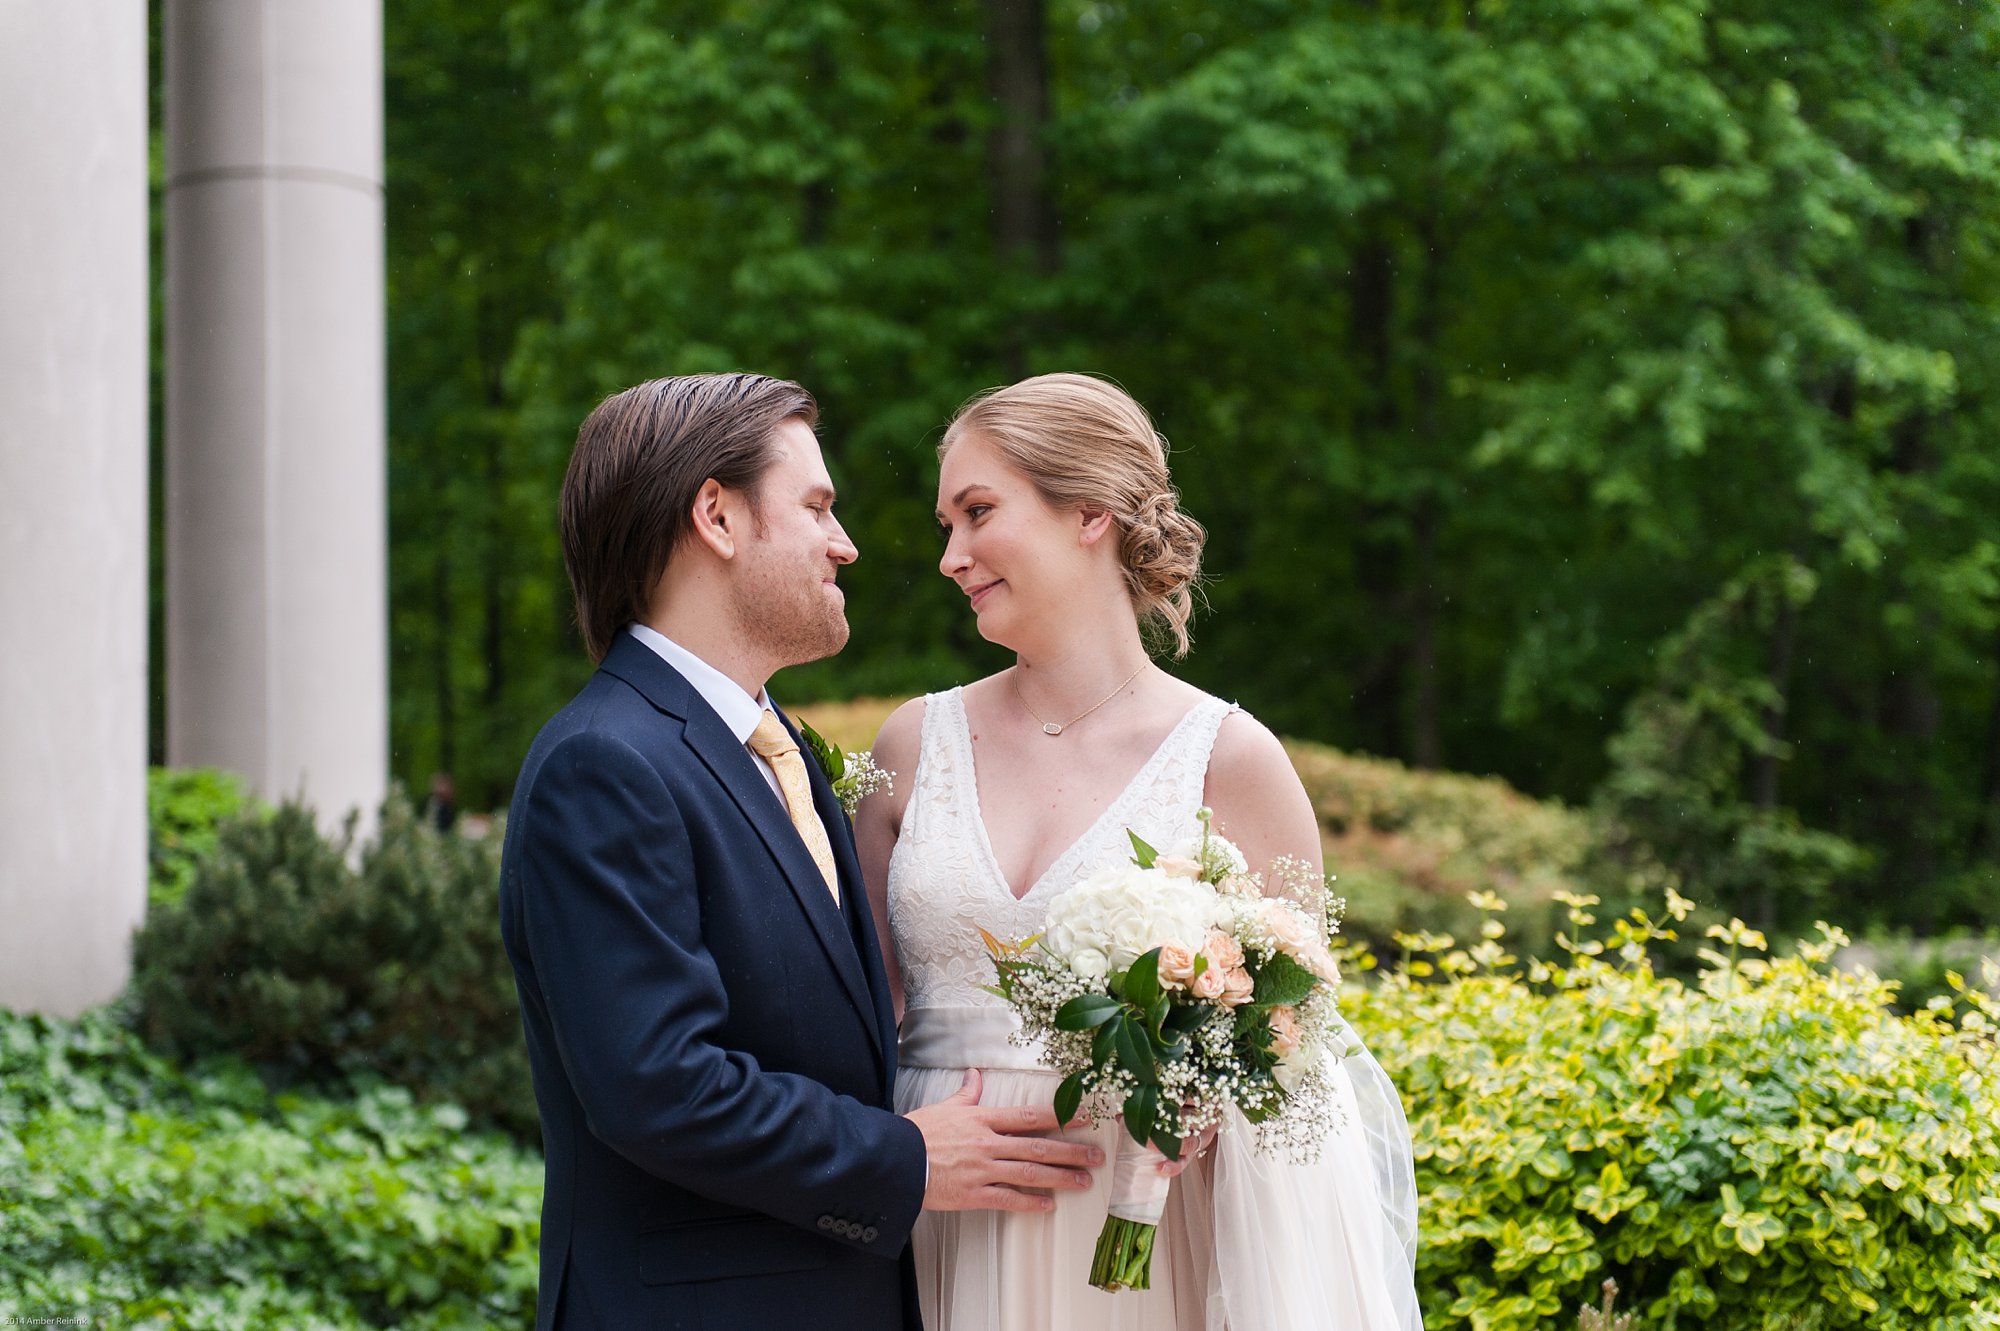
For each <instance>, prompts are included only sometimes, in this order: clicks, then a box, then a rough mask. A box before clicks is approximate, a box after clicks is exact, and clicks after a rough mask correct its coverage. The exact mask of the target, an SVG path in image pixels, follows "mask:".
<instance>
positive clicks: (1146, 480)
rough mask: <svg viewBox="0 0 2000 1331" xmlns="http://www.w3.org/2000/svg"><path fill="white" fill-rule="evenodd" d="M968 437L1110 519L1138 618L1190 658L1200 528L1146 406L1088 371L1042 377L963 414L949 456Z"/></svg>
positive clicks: (1041, 486)
mask: <svg viewBox="0 0 2000 1331" xmlns="http://www.w3.org/2000/svg"><path fill="white" fill-rule="evenodd" d="M968 434H976V435H978V436H979V437H980V438H981V439H984V440H986V441H987V442H988V443H990V444H991V445H992V446H993V447H994V448H995V449H997V450H998V451H999V453H1000V455H1001V456H1002V457H1003V458H1005V459H1006V460H1007V462H1008V463H1009V464H1010V465H1011V466H1013V467H1014V468H1015V469H1016V470H1018V471H1019V472H1020V473H1021V474H1022V475H1024V476H1026V477H1027V478H1028V479H1029V480H1030V481H1031V482H1033V484H1034V487H1035V489H1036V491H1037V492H1038V493H1039V494H1040V495H1041V497H1042V500H1043V502H1045V503H1047V504H1048V505H1049V507H1051V508H1057V509H1065V510H1073V509H1085V510H1092V511H1097V512H1104V513H1109V514H1110V515H1111V517H1112V519H1113V521H1115V522H1116V523H1117V525H1118V535H1119V542H1118V555H1119V562H1120V563H1121V564H1122V565H1123V566H1124V569H1125V586H1126V590H1127V591H1128V592H1129V593H1130V594H1131V597H1132V605H1133V608H1134V609H1135V610H1136V611H1137V613H1138V616H1139V622H1140V624H1141V626H1142V627H1146V628H1149V629H1152V630H1155V631H1156V632H1158V633H1160V634H1161V635H1163V637H1165V638H1170V639H1172V642H1173V647H1174V655H1175V656H1177V657H1178V656H1185V655H1187V651H1188V646H1189V644H1190V642H1191V639H1190V637H1189V634H1188V621H1189V620H1190V619H1191V618H1192V617H1193V615H1194V595H1195V590H1196V588H1197V587H1198V586H1199V584H1200V581H1201V547H1202V543H1203V542H1204V541H1206V540H1207V539H1208V533H1207V532H1205V531H1203V530H1202V526H1201V524H1200V523H1199V522H1196V521H1195V520H1194V519H1193V518H1191V517H1189V516H1188V515H1187V514H1186V513H1183V512H1182V511H1181V506H1180V494H1179V492H1178V491H1176V490H1175V489H1174V486H1173V481H1172V480H1171V479H1170V478H1169V477H1168V475H1167V441H1166V438H1165V436H1163V435H1162V434H1161V433H1160V432H1159V431H1158V430H1156V429H1154V428H1153V420H1152V417H1150V416H1148V415H1147V414H1146V409H1145V408H1144V407H1142V406H1140V405H1139V404H1138V403H1137V402H1134V401H1133V400H1132V397H1131V395H1130V394H1128V393H1127V392H1125V390H1124V389H1122V388H1120V387H1118V386H1117V385H1116V384H1113V383H1110V382H1107V381H1106V380H1103V379H1099V378H1096V377H1094V376H1092V375H1087V374H1043V375H1037V376H1036V377H1034V378H1033V379H1023V380H1022V381H1021V382H1020V383H1018V384H1010V385H1008V386H1007V387H1005V388H993V389H988V390H987V391H986V392H984V393H981V394H979V395H978V396H976V397H974V398H973V399H972V400H971V401H969V402H967V403H966V404H965V405H964V406H962V407H960V408H959V409H958V414H957V415H956V416H953V417H952V419H951V424H950V425H949V426H947V427H946V428H945V432H944V440H943V442H941V443H939V444H938V458H939V459H940V460H942V459H943V458H944V455H945V454H946V453H949V452H950V451H951V450H952V447H953V445H955V444H957V443H958V441H959V440H961V439H963V438H965V437H966V436H967V435H968Z"/></svg>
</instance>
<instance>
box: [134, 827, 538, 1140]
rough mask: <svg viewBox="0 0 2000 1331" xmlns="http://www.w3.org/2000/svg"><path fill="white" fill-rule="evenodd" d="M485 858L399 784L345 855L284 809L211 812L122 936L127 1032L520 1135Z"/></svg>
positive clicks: (503, 964)
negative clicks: (207, 832) (131, 1028)
mask: <svg viewBox="0 0 2000 1331" xmlns="http://www.w3.org/2000/svg"><path fill="white" fill-rule="evenodd" d="M350 835H351V832H350ZM499 855H500V838H499V836H498V835H497V834H496V835H491V836H488V837H486V838H484V839H482V840H477V841H474V840H468V839H466V838H464V837H461V836H457V835H455V834H451V833H440V832H438V831H437V830H436V829H434V828H432V827H431V826H430V825H429V824H428V823H426V822H425V821H424V820H423V819H422V818H421V817H420V816H419V815H418V814H417V812H416V810H415V809H414V808H413V807H412V806H411V804H410V802H409V801H408V800H407V799H406V798H405V797H404V796H403V795H402V794H401V793H400V792H397V793H394V794H392V795H391V796H390V798H389V799H388V801H387V802H386V803H385V804H384V805H383V807H382V814H381V820H380V828H379V832H378V834H377V836H376V838H375V840H373V841H372V842H370V843H369V844H368V845H367V846H365V847H363V848H362V849H361V850H360V852H359V854H358V856H356V855H355V853H354V851H353V848H352V846H351V845H350V843H349V841H348V839H347V838H343V837H336V838H327V837H325V836H323V835H322V834H321V833H320V831H319V829H318V827H317V826H316V825H315V823H314V820H313V815H312V811H311V810H310V809H307V808H305V807H304V806H302V805H298V804H285V805H282V806H280V807H279V808H277V809H274V810H272V811H271V812H270V813H269V814H268V815H267V816H265V817H262V818H257V819H247V818H246V819H237V820H234V821H231V822H227V823H225V824H224V825H223V827H222V829H221V833H220V836H219V837H218V840H217V843H216V845H215V847H214V849H213V850H212V851H211V852H210V853H209V854H208V855H207V856H206V857H205V858H203V859H202V860H201V861H200V862H199V865H198V868H197V871H196V873H195V875H194V878H193V881H192V882H191V883H190V884H189V886H188V888H187V891H186V893H185V895H184V896H183V897H182V899H181V900H180V901H179V902H178V903H175V904H172V905H166V906H161V907H158V908H156V909H154V910H153V911H152V912H151V914H150V915H149V916H148V918H147V920H146V924H145V927H144V928H143V929H142V930H141V931H140V932H139V934H138V935H137V937H136V939H135V942H134V948H133V967H134V969H133V979H132V993H133V997H134V998H135V1000H136V1002H137V1006H138V1010H139V1013H140V1016H141V1020H142V1024H143V1028H144V1030H145V1032H146V1033H147V1035H148V1037H149V1038H150V1039H151V1040H152V1041H153V1042H154V1043H155V1044H156V1045H157V1046H158V1047H160V1048H161V1049H162V1050H163V1051H165V1052H168V1053H171V1054H173V1055H175V1056H177V1057H180V1058H200V1057H206V1056H209V1055H217V1054H226V1055H232V1056H240V1057H242V1058H246V1059H249V1060H251V1061H253V1062H256V1063H259V1064H262V1065H264V1066H265V1069H266V1071H268V1072H270V1073H272V1074H276V1075H282V1076H286V1077H290V1078H293V1079H297V1080H301V1081H303V1082H305V1083H306V1084H309V1085H317V1086H320V1087H337V1086H338V1085H340V1084H341V1082H342V1081H343V1080H344V1079H346V1078H349V1077H354V1076H371V1075H372V1076H379V1077H382V1078H385V1079H387V1080H389V1081H393V1082H396V1083H398V1084H400V1085H403V1086H407V1087H410V1088H412V1089H413V1090H415V1091H417V1092H418V1093H419V1094H420V1095H421V1096H423V1097H424V1098H426V1099H433V1100H440V1101H447V1102H450V1103H454V1104H457V1105H460V1106H463V1107H464V1108H466V1109H468V1110H470V1111H471V1112H472V1113H473V1115H474V1117H475V1119H476V1120H477V1121H478V1122H480V1123H483V1124H497V1125H500V1126H503V1127H506V1128H508V1129H510V1130H512V1131H514V1132H516V1133H517V1134H519V1135H521V1136H523V1137H528V1138H532V1136H533V1134H534V1132H535V1130H536V1119H535V1106H534V1094H533V1090H532V1088H531V1086H530V1084H529V1080H528V1064H527V1055H526V1052H525V1050H524V1048H523V1046H522V1041H521V1026H520V1018H519V1014H518V1007H517V1002H516V998H515V993H514V978H513V972H512V970H511V969H510V968H509V967H508V965H507V959H506V956H505V953H504V952H503V951H502V948H501V944H500V918H499V884H500V870H499ZM357 859H358V865H357V864H355V863H351V862H350V861H354V860H357Z"/></svg>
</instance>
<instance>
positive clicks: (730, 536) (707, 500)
mask: <svg viewBox="0 0 2000 1331" xmlns="http://www.w3.org/2000/svg"><path fill="white" fill-rule="evenodd" d="M735 498H736V496H735V493H734V492H733V491H730V490H725V489H724V488H723V486H722V482H721V481H718V480H716V479H715V478H714V477H712V476H711V477H710V478H709V479H708V480H705V481H703V482H702V483H701V489H699V490H697V491H695V495H694V508H693V509H692V510H691V512H690V513H689V516H690V517H692V518H693V519H694V538H695V539H696V540H697V541H700V542H701V543H702V544H703V545H705V546H707V547H708V548H709V549H710V550H712V551H714V552H715V554H716V557H717V558H720V559H733V558H735V557H736V536H737V527H738V525H739V521H740V514H739V512H738V508H737V505H736V504H735V502H734V501H735Z"/></svg>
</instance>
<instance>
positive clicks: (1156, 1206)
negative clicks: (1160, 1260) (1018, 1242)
mask: <svg viewBox="0 0 2000 1331" xmlns="http://www.w3.org/2000/svg"><path fill="white" fill-rule="evenodd" d="M1165 1162H1166V1156H1164V1155H1162V1154H1160V1152H1159V1150H1158V1149H1157V1148H1156V1147H1153V1146H1142V1145H1140V1144H1139V1143H1138V1142H1135V1141H1133V1140H1132V1138H1131V1136H1130V1135H1129V1134H1127V1133H1123V1132H1121V1133H1119V1134H1118V1152H1117V1154H1116V1155H1115V1156H1114V1157H1113V1158H1112V1162H1111V1207H1110V1214H1109V1215H1107V1216H1106V1217H1105V1218H1104V1228H1103V1229H1102V1230H1100V1231H1099V1232H1098V1235H1097V1252H1096V1254H1095V1255H1094V1256H1093V1257H1092V1258H1091V1262H1090V1283H1091V1284H1093V1285H1095V1286H1096V1287H1097V1288H1099V1289H1103V1290H1113V1291H1115V1290H1121V1289H1151V1288H1152V1285H1153V1236H1154V1234H1155V1233H1156V1232H1157V1231H1158V1229H1159V1225H1160V1217H1161V1215H1163V1214H1165V1212H1166V1209H1167V1194H1168V1193H1169V1192H1171V1191H1172V1190H1173V1185H1174V1181H1173V1180H1172V1179H1170V1178H1165V1177H1163V1176H1162V1175H1161V1174H1160V1170H1159V1167H1160V1165H1162V1164H1164V1163H1165Z"/></svg>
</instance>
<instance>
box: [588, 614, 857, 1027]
mask: <svg viewBox="0 0 2000 1331" xmlns="http://www.w3.org/2000/svg"><path fill="white" fill-rule="evenodd" d="M603 669H605V670H607V671H609V672H610V673H612V674H614V675H616V676H618V678H620V679H622V680H624V681H625V682H626V683H628V684H630V685H632V687H634V688H636V689H638V690H639V692H641V693H643V694H645V695H646V698H647V700H648V701H649V702H651V703H652V704H653V705H654V706H655V707H658V708H659V709H660V710H661V711H664V712H667V713H669V714H670V715H673V716H678V717H680V718H681V719H682V721H683V722H685V725H684V726H683V728H682V731H681V740H682V742H683V743H685V744H686V745H687V746H688V748H689V750H690V751H692V752H693V754H694V756H695V757H696V758H697V759H699V760H700V761H701V763H702V765H703V766H704V767H706V768H708V770H709V772H710V773H711V774H713V775H714V777H715V779H716V781H717V782H719V783H720V784H721V786H722V788H723V789H724V790H726V791H728V792H729V797H730V798H731V799H732V800H734V801H735V802H736V807H737V808H739V809H740V810H742V812H743V816H744V818H746V819H747V820H748V821H749V823H750V826H751V827H753V828H755V829H756V832H757V836H758V837H759V839H761V840H762V841H763V843H764V845H765V847H766V848H767V849H769V850H770V852H771V855H772V857H773V858H774V859H776V860H777V862H778V866H779V867H780V868H781V869H783V870H784V878H785V884H786V886H787V887H789V888H790V889H791V894H792V897H793V898H794V899H795V900H796V901H797V902H798V905H799V909H800V910H802V911H804V912H805V916H806V919H807V921H808V922H809V923H810V924H811V925H812V929H813V934H814V935H815V936H816V937H817V938H818V939H819V943H820V947H821V948H822V949H823V950H824V951H825V952H826V958H827V961H828V963H829V964H830V965H831V966H832V967H833V970H834V973H835V974H836V975H838V976H839V977H840V983H841V985H842V987H843V988H845V989H846V990H847V996H848V999H849V1000H850V1001H851V1002H852V1003H853V1004H854V1006H855V1009H856V1010H857V1011H858V1012H861V1013H863V1014H867V1015H871V1016H873V1017H874V1018H875V1020H871V1021H869V1022H867V1023H866V1025H867V1027H868V1034H869V1038H870V1040H871V1042H872V1043H873V1044H874V1046H875V1056H876V1058H877V1060H878V1061H880V1060H882V1058H883V1056H884V1049H883V1044H882V1041H883V1035H882V1030H881V1022H880V1013H879V1009H878V1006H877V1004H876V1003H875V1001H874V994H873V993H872V992H871V989H870V986H869V984H868V980H867V977H866V976H865V975H864V974H863V973H862V966H861V957H860V953H859V951H858V950H857V949H856V948H855V945H854V942H853V939H852V938H851V937H850V936H849V934H848V931H847V921H846V920H844V919H842V918H841V913H840V909H839V908H838V907H837V906H835V905H834V901H833V894H832V893H830V892H828V891H827V890H826V880H825V879H824V878H822V877H820V872H819V866H818V865H817V864H815V863H813V857H812V852H810V851H808V850H807V849H806V846H805V842H804V841H802V840H800V839H799V833H798V829H797V828H795V827H793V826H792V820H791V815H790V814H788V813H787V812H786V810H785V803H784V800H782V799H781V798H779V796H778V794H777V792H776V791H774V790H772V789H771V787H770V785H769V783H767V782H766V781H765V780H764V774H763V772H762V771H761V770H760V769H759V768H758V766H757V760H756V759H755V758H753V757H751V756H750V751H749V750H748V749H747V748H745V747H744V746H743V745H741V744H739V743H738V742H737V740H736V736H735V735H734V734H732V733H731V732H730V730H729V728H728V727H727V726H725V725H723V724H722V718H721V717H719V716H717V715H716V714H715V709H714V708H712V707H710V706H709V705H708V703H707V702H706V701H704V700H703V699H702V697H701V695H700V694H699V693H697V692H696V691H695V690H694V688H693V686H692V685H690V684H689V683H688V682H687V681H686V680H685V679H683V678H682V677H681V675H680V672H678V671H676V670H675V669H674V668H673V667H672V666H670V665H668V664H667V663H666V662H665V661H663V660H661V659H660V658H659V656H658V655H657V654H656V653H655V652H654V651H653V650H652V648H650V647H648V646H646V645H645V644H644V643H642V642H640V641H638V640H637V639H635V638H632V637H631V636H629V635H625V634H621V635H620V636H619V638H618V641H617V642H615V643H614V644H613V645H612V649H611V651H610V652H609V653H607V654H606V656H605V660H604V665H603ZM807 766H808V767H809V768H810V767H813V766H816V764H813V763H810V762H808V763H807ZM817 775H818V773H813V772H809V773H808V776H809V777H810V776H817ZM823 785H825V780H824V778H823V777H822V778H821V779H820V781H819V782H818V783H817V785H816V787H815V795H814V802H815V806H816V807H819V809H820V819H821V821H822V822H827V825H828V840H830V841H831V842H832V843H833V844H834V846H835V850H834V859H835V863H836V864H837V865H839V866H840V877H841V893H842V897H843V899H845V898H846V897H847V896H848V894H849V893H850V892H858V891H860V890H861V889H860V886H859V884H860V881H861V878H860V874H859V873H858V872H854V873H852V874H850V868H851V866H852V865H853V863H854V854H853V850H852V847H851V845H850V844H849V843H848V842H847V840H846V838H845V835H844V832H845V829H844V828H843V829H841V830H840V831H838V832H837V831H835V828H834V824H833V823H831V822H828V820H827V815H826V811H825V807H824V805H823V804H821V803H820V802H819V798H818V789H817V787H818V786H823ZM827 797H828V798H829V799H831V798H832V792H831V790H828V792H827ZM833 809H834V814H835V816H836V817H837V816H838V815H839V812H840V806H839V804H838V802H835V803H834V805H833ZM842 847H846V848H847V849H846V859H845V860H844V861H843V860H842V858H841V848H842ZM850 883H851V884H852V886H850ZM860 908H861V909H863V910H866V909H867V904H866V902H865V901H864V902H861V903H860Z"/></svg>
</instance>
